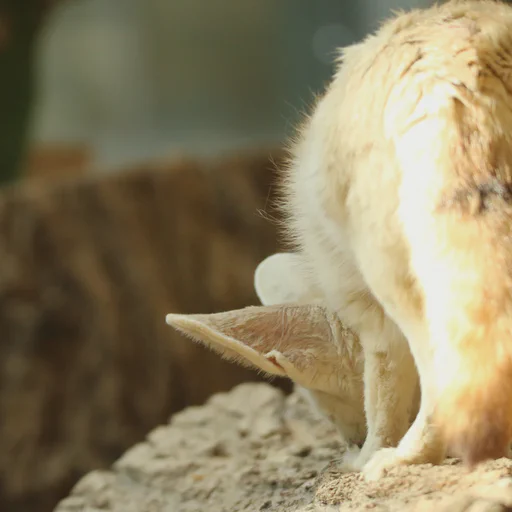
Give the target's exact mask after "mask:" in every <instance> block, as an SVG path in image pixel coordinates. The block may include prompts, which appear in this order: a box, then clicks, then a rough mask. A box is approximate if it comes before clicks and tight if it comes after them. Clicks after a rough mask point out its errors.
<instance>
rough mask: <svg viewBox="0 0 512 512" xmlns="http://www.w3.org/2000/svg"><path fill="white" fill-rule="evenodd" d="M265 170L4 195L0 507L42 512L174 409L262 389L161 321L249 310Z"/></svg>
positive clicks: (263, 226) (117, 179) (146, 171)
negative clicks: (244, 387)
mask: <svg viewBox="0 0 512 512" xmlns="http://www.w3.org/2000/svg"><path fill="white" fill-rule="evenodd" d="M274 158H275V159H276V160H277V161H278V162H279V161H280V155H279V154H278V153H275V154H274ZM274 169H275V165H274V164H272V162H271V161H270V159H269V153H268V152H263V153H262V154H261V155H247V156H241V157H236V158H235V157H233V158H231V159H227V160H226V159H222V160H219V161H218V162H216V163H211V162H210V163H200V162H195V161H183V162H181V163H177V164H175V165H160V166H156V165H155V166H146V167H141V168H139V169H134V170H132V171H130V172H128V171H125V172H120V173H118V174H114V175H107V176H105V175H103V176H97V175H88V176H85V177H75V178H70V179H67V180H61V181H60V180H41V181H37V180H36V181H33V182H32V181H30V180H29V181H23V182H21V183H20V184H19V185H17V186H15V187H7V188H5V189H4V190H3V192H2V193H1V194H0V260H1V261H2V265H0V332H1V333H2V336H1V338H0V510H2V511H4V510H5V511H9V512H48V511H50V510H53V507H54V506H55V505H56V503H57V501H58V500H59V499H60V498H62V497H64V496H65V495H66V494H67V493H68V492H69V490H70V488H71V486H72V485H73V484H74V483H75V482H76V481H77V480H78V478H79V477H80V476H82V475H83V474H85V473H87V472H88V471H90V470H91V469H93V468H103V467H108V466H109V465H110V464H111V463H112V462H113V461H114V460H115V459H116V458H117V457H118V456H120V455H121V454H122V453H123V452H124V451H125V450H126V449H127V448H128V447H130V446H131V445H133V444H134V443H135V442H137V441H140V440H142V439H143V437H144V435H145V434H146V433H147V432H148V431H149V430H150V429H152V428H153V427H155V426H156V425H158V424H161V423H164V422H166V421H167V419H168V417H169V416H170V415H171V414H172V413H173V412H176V411H178V410H180V409H182V408H183V407H185V406H187V405H191V404H200V403H202V402H204V401H205V400H206V399H207V398H208V397H209V396H210V394H212V393H214V392H217V391H222V390H228V389H230V388H231V387H233V386H234V385H236V384H238V383H240V382H242V381H246V380H259V379H261V377H260V376H258V375H257V374H256V373H255V372H252V371H250V370H248V369H245V368H242V367H239V366H238V365H235V364H231V363H228V362H226V361H223V360H221V359H220V358H219V357H218V356H217V355H216V354H214V353H212V352H210V351H208V350H206V349H204V348H203V347H201V346H199V345H196V344H194V343H193V342H191V341H190V340H186V339H185V338H184V337H182V336H181V335H179V334H178V333H176V332H175V331H174V330H173V329H171V328H170V327H168V326H167V325H166V324H165V315H166V313H169V312H188V313H193V312H202V313H208V312H214V311H221V310H228V309H235V308H240V307H244V306H247V305H250V304H257V297H256V295H255V292H254V289H253V273H254V270H255V268H256V266H257V264H258V263H259V262H260V261H261V260H262V259H263V258H264V257H266V256H267V255H269V254H271V253H273V252H275V251H276V250H277V249H278V246H277V234H276V226H275V224H274V223H272V222H270V221H269V220H267V219H264V218H263V216H262V215H261V214H259V213H258V210H264V211H266V212H267V213H269V208H270V206H271V204H272V200H273V193H274V187H273V184H274V182H275V180H276V173H275V172H274Z"/></svg>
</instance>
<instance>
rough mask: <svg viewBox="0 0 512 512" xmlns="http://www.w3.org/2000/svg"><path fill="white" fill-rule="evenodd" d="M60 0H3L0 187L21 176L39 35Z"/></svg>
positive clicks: (0, 16) (0, 9)
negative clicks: (45, 20)
mask: <svg viewBox="0 0 512 512" xmlns="http://www.w3.org/2000/svg"><path fill="white" fill-rule="evenodd" d="M55 3H57V0H0V73H1V80H0V112H2V124H1V127H0V184H1V185H3V184H7V183H10V182H13V181H15V180H17V179H18V178H19V176H20V173H21V169H22V165H23V157H24V154H25V145H26V141H27V135H28V133H27V132H28V127H29V121H30V113H31V107H32V103H33V94H34V57H35V55H34V54H35V46H36V36H37V32H38V29H39V27H40V25H41V22H42V20H43V16H44V14H45V12H46V11H47V10H48V8H49V7H51V6H52V5H53V4H55Z"/></svg>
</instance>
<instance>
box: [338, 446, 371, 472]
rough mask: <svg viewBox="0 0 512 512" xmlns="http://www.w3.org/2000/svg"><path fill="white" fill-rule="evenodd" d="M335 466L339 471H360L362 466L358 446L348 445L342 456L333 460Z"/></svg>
mask: <svg viewBox="0 0 512 512" xmlns="http://www.w3.org/2000/svg"><path fill="white" fill-rule="evenodd" d="M335 466H336V469H337V470H338V471H340V473H353V472H356V471H361V469H362V468H363V466H364V462H363V461H362V458H361V449H360V448H359V447H358V446H348V447H347V449H346V450H345V453H344V454H343V456H342V457H341V458H340V459H338V460H336V461H335Z"/></svg>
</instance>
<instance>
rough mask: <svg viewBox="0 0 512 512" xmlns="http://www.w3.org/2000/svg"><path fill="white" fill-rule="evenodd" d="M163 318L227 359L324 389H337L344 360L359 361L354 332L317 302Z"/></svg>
mask: <svg viewBox="0 0 512 512" xmlns="http://www.w3.org/2000/svg"><path fill="white" fill-rule="evenodd" d="M166 321H167V323H168V324H169V325H171V326H173V327H174V328H176V329H178V330H180V331H181V332H183V333H184V334H186V335H188V336H190V337H191V338H192V339H194V340H196V341H199V342H201V343H203V344H205V345H206V346H208V347H210V348H212V349H213V350H215V351H216V352H218V353H220V354H221V355H222V356H224V357H225V358H227V359H231V360H235V361H238V362H241V363H243V364H246V365H249V366H253V367H256V368H259V369H261V370H263V371H264V372H266V373H268V374H271V375H279V376H286V377H289V378H290V379H292V380H293V381H294V382H296V383H297V384H299V385H301V386H304V387H307V388H309V389H317V390H319V391H324V392H326V393H333V394H337V393H338V392H339V386H340V381H339V379H338V376H339V375H340V374H341V375H343V373H345V372H346V368H347V365H349V366H351V365H354V366H355V365H356V364H358V359H359V355H360V354H359V352H360V350H358V349H357V347H358V346H359V345H358V343H357V341H356V340H357V338H356V336H355V335H354V334H353V333H352V331H350V330H349V329H346V328H345V327H344V326H343V325H342V324H341V322H340V321H339V319H338V316H337V315H336V314H334V313H331V312H329V311H328V310H326V309H325V308H324V307H322V306H320V305H296V304H295V305H293V304H289V305H278V306H259V307H258V306H253V307H248V308H245V309H239V310H235V311H228V312H225V313H215V314H209V315H178V314H171V315H167V317H166ZM340 364H343V367H344V368H340V367H339V365H340ZM352 373H354V372H352Z"/></svg>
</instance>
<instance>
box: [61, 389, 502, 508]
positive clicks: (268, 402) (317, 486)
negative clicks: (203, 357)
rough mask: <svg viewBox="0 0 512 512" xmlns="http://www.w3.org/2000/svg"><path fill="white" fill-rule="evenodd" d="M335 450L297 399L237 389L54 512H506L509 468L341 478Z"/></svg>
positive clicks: (428, 469)
mask: <svg viewBox="0 0 512 512" xmlns="http://www.w3.org/2000/svg"><path fill="white" fill-rule="evenodd" d="M342 450H343V447H342V445H341V443H340V441H339V439H338V437H337V435H336V433H335V431H334V430H333V429H332V428H331V427H330V426H329V425H328V424H327V423H326V422H325V421H324V420H320V419H317V418H316V417H314V416H313V414H312V413H311V411H310V410H309V408H308V407H307V405H306V404H305V403H303V401H302V399H301V398H300V397H299V396H298V395H297V394H295V393H294V394H292V395H291V396H289V397H285V396H284V395H283V394H282V393H281V391H279V390H277V389H275V388H272V387H271V386H269V385H267V384H242V385H240V386H238V387H236V388H234V389H233V390H232V391H231V392H229V393H222V394H217V395H214V396H213V397H212V398H211V399H210V400H209V401H208V403H207V404H206V405H204V406H202V407H189V408H188V409H186V410H184V411H183V412H181V413H178V414H176V415H175V416H174V417H173V418H172V420H171V422H170V424H169V425H166V426H162V427H159V428H157V429H156V430H154V431H153V432H151V433H150V434H149V436H148V437H147V441H146V442H144V443H141V444H139V445H136V446H135V447H134V448H132V449H131V450H129V451H128V452H127V453H126V454H125V455H124V456H123V457H122V458H121V459H120V460H119V461H118V462H116V463H115V465H114V467H113V469H112V471H97V472H93V473H90V474H89V475H87V476H86V477H84V478H83V479H82V480H81V481H80V482H79V483H78V484H77V485H76V487H75V488H74V490H73V492H72V494H71V496H70V497H68V498H67V499H65V500H64V501H62V502H61V503H60V505H59V506H58V507H57V509H56V510H57V511H58V512H72V511H82V510H102V511H116V512H130V511H134V512H135V511H136V512H175V511H176V512H195V511H214V512H224V511H229V512H232V511H240V512H245V511H260V510H264V511H279V512H280V511H287V512H289V511H292V512H312V511H329V512H331V511H354V510H371V511H378V512H381V511H404V512H411V511H429V510H435V511H436V512H448V511H449V512H462V511H466V512H469V511H471V512H484V511H489V512H490V511H493V512H495V511H501V510H512V478H511V475H512V461H509V460H505V459H502V460H499V461H494V462H489V463H487V464H484V465H482V466H481V467H479V468H478V469H477V470H475V471H474V472H467V471H466V470H464V469H463V468H462V467H461V466H460V465H459V464H458V462H457V461H455V460H449V461H447V462H446V463H445V464H443V465H442V466H437V467H436V466H430V465H424V466H416V467H403V468H399V469H396V470H394V471H392V472H390V473H389V474H388V475H387V476H386V477H385V478H383V479H382V480H381V481H379V482H377V483H367V482H365V481H364V480H363V479H362V477H361V476H360V475H359V474H349V475H341V474H340V473H339V472H338V471H337V469H336V459H337V458H339V457H340V454H341V453H342Z"/></svg>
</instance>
